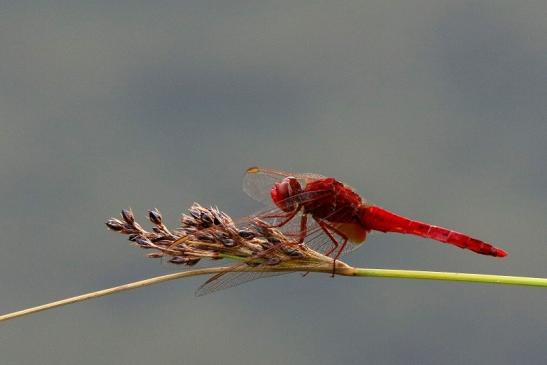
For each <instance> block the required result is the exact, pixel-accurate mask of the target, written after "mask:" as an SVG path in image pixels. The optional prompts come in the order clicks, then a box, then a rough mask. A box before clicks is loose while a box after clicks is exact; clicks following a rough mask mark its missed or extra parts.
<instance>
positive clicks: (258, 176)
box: [243, 166, 325, 205]
mask: <svg viewBox="0 0 547 365" xmlns="http://www.w3.org/2000/svg"><path fill="white" fill-rule="evenodd" d="M287 176H293V177H295V178H297V179H298V180H299V181H300V183H301V184H302V186H303V187H304V186H305V185H306V184H307V183H308V182H309V181H311V180H317V179H322V178H325V177H324V176H322V175H318V174H308V173H306V174H293V173H290V172H287V171H280V170H275V169H270V168H267V167H258V166H254V167H249V168H248V169H247V171H246V172H245V175H244V176H243V191H244V192H245V193H246V194H247V195H249V196H250V197H251V198H253V199H254V200H256V201H259V202H261V203H265V204H267V205H271V204H272V201H271V196H270V193H271V190H272V186H273V185H274V184H275V183H276V182H279V181H281V180H283V179H284V178H286V177H287Z"/></svg>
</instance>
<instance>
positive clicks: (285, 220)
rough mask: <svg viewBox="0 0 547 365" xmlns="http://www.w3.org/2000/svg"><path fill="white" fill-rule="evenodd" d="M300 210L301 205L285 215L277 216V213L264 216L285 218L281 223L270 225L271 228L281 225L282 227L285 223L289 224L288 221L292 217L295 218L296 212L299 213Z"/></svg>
mask: <svg viewBox="0 0 547 365" xmlns="http://www.w3.org/2000/svg"><path fill="white" fill-rule="evenodd" d="M299 210H300V207H297V208H296V209H295V210H293V211H292V212H290V213H287V214H286V215H285V216H283V215H277V216H276V215H270V216H265V217H264V218H284V220H282V221H281V223H276V224H270V225H269V227H270V228H279V227H282V226H284V225H285V224H287V222H289V221H290V220H291V219H293V218H294V216H295V215H296V213H298V211H299Z"/></svg>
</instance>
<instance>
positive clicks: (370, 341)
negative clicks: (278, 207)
mask: <svg viewBox="0 0 547 365" xmlns="http://www.w3.org/2000/svg"><path fill="white" fill-rule="evenodd" d="M546 17H547V5H546V3H545V2H544V1H520V2H515V1H389V2H388V1H368V2H363V1H336V2H333V1H331V2H328V1H314V2H309V1H294V0H293V1H259V2H251V1H230V2H227V1H203V0H202V1H160V2H152V1H148V2H145V1H118V2H116V3H115V4H112V3H111V2H110V1H94V2H90V1H89V2H74V1H48V2H30V1H2V2H1V5H0V52H1V53H0V199H1V200H0V202H1V209H0V228H1V232H2V236H1V241H0V248H1V252H2V254H1V256H0V261H1V262H0V276H1V278H2V279H1V280H0V293H1V300H0V309H1V312H4V313H5V312H9V311H13V310H17V309H21V308H24V307H28V306H33V305H38V304H42V303H45V302H48V301H51V300H56V299H60V298H64V297H67V296H72V295H76V294H80V293H83V292H88V291H92V290H97V289H101V288H105V287H110V286H114V285H118V284H122V283H126V282H130V281H134V280H139V279H143V278H147V277H151V276H155V275H161V274H164V273H169V272H173V271H175V270H177V269H179V267H173V266H169V265H167V264H162V263H160V262H159V261H158V260H151V259H147V258H145V253H146V252H144V251H142V250H138V249H135V248H132V247H131V246H130V245H129V242H128V241H126V240H124V238H123V237H122V236H119V235H117V234H114V233H110V232H107V231H106V229H105V226H104V224H103V222H104V220H105V219H106V218H108V217H110V216H115V215H117V214H118V213H119V211H120V210H121V208H124V207H128V206H131V207H132V208H133V210H134V211H135V213H136V214H137V217H138V218H139V219H140V220H144V219H143V218H144V215H145V212H146V209H147V208H152V207H158V208H160V209H161V210H162V212H163V213H164V216H165V217H166V220H167V221H168V223H169V224H170V225H174V224H176V222H177V220H178V216H179V214H180V213H181V212H183V211H184V210H185V209H186V208H187V207H189V206H190V205H191V203H192V202H194V201H198V202H200V203H202V204H203V205H209V204H214V205H218V206H219V207H221V208H222V209H224V210H225V211H227V212H228V213H230V214H231V215H233V216H234V217H236V216H241V215H245V214H248V213H250V212H252V211H254V210H257V209H259V208H260V206H259V205H258V203H254V202H253V201H252V200H251V199H249V198H248V197H246V196H245V195H244V193H243V192H242V190H241V177H242V174H243V171H244V170H245V168H246V167H248V166H250V165H255V164H260V165H264V166H271V167H277V168H282V169H286V170H290V171H301V172H318V173H322V174H326V175H332V176H336V177H338V178H340V179H341V180H343V181H346V182H347V183H349V184H351V185H352V186H354V187H355V188H356V189H357V190H358V191H359V192H361V193H362V194H363V195H364V196H365V197H367V198H368V199H369V200H370V201H372V202H374V203H377V204H379V205H382V206H384V207H386V208H389V209H392V210H394V211H396V212H399V213H402V214H405V215H408V216H411V217H414V218H417V219H421V220H425V221H429V222H431V223H435V224H439V225H445V226H448V227H450V228H454V229H458V230H461V231H464V232H468V233H473V234H474V235H475V236H477V237H479V238H482V239H484V240H487V241H491V242H495V243H497V244H499V245H500V246H501V247H503V248H506V249H507V250H508V251H509V253H510V254H509V256H508V257H507V258H506V259H503V260H499V259H493V258H489V257H485V256H480V255H475V254H473V253H470V252H467V251H462V250H459V249H457V248H453V247H448V246H445V245H440V244H437V243H435V242H433V241H427V240H423V239H419V238H414V237H410V236H398V235H382V234H375V235H372V236H371V237H370V238H369V241H368V244H367V245H366V246H364V247H363V248H361V249H360V250H358V251H356V252H354V253H353V254H352V255H351V256H349V257H347V258H346V261H347V262H348V263H350V264H352V265H356V266H370V267H387V268H409V269H425V270H427V269H429V270H450V271H465V272H480V273H498V274H509V275H529V276H543V277H545V276H547V265H546V263H547V226H546V224H545V223H546V217H547V202H546V198H547V188H546V186H547V185H546V184H547V173H546V168H545V167H546V166H545V164H546V162H545V161H546V157H547V143H546V137H547V120H546V119H547V102H546V96H547V22H545V19H546ZM204 280H205V278H204V277H198V278H192V279H188V280H181V281H177V282H171V283H166V284H162V285H158V286H153V287H149V288H144V289H139V290H136V291H132V292H126V293H123V294H119V295H115V296H111V297H106V298H102V299H97V300H94V301H90V302H85V303H80V304H76V305H72V306H68V307H64V308H62V309H56V310H53V311H49V312H45V313H40V314H37V315H33V316H29V317H25V318H21V319H17V320H14V321H12V322H8V323H5V324H2V326H1V330H0V358H1V363H2V364H151V363H155V364H182V363H187V364H213V363H223V364H236V363H238V364H241V363H258V364H278V363H298V364H327V363H346V364H351V363H360V364H364V363H367V364H408V363H415V364H418V363H419V364H439V363H444V364H460V363H466V364H471V363H474V364H479V363H481V364H484V363H488V364H516V363H521V364H523V363H525V364H544V363H545V361H546V359H547V347H546V343H547V310H546V304H547V300H546V299H547V291H545V290H542V289H531V288H523V287H496V286H486V285H483V286H481V285H470V284H457V283H444V282H420V281H401V280H390V279H350V278H341V277H336V278H334V279H331V278H330V277H327V276H321V275H309V276H308V277H306V278H301V277H299V276H298V275H291V276H283V277H278V278H275V279H265V280H262V281H256V282H253V283H251V284H248V285H244V286H240V287H237V288H234V289H230V290H226V291H223V292H219V293H217V294H214V295H210V296H206V297H200V298H196V297H194V294H193V292H194V289H195V288H196V287H197V286H198V285H199V284H200V283H201V282H203V281H204Z"/></svg>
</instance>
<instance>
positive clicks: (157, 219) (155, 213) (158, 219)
mask: <svg viewBox="0 0 547 365" xmlns="http://www.w3.org/2000/svg"><path fill="white" fill-rule="evenodd" d="M148 219H150V222H152V223H154V224H157V225H160V224H161V223H162V216H161V213H160V211H159V210H158V209H157V208H154V209H151V210H149V211H148Z"/></svg>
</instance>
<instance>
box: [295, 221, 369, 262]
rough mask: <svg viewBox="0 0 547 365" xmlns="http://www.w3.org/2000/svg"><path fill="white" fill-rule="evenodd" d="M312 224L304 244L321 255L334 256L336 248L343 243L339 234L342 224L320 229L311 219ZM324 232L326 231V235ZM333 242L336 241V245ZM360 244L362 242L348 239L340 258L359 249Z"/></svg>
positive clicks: (342, 238) (333, 224)
mask: <svg viewBox="0 0 547 365" xmlns="http://www.w3.org/2000/svg"><path fill="white" fill-rule="evenodd" d="M312 222H313V223H312V224H311V229H309V230H308V234H307V235H306V238H305V240H304V244H305V245H306V246H308V247H309V248H311V249H312V250H314V251H317V252H320V253H322V254H323V255H328V256H332V255H333V254H336V253H337V252H338V250H337V248H339V247H340V245H342V244H343V242H344V237H343V236H342V234H340V230H339V229H340V228H342V224H337V223H329V225H330V227H321V226H320V224H319V222H318V221H316V220H315V219H312ZM357 229H359V227H357ZM325 230H327V231H328V234H327V232H326V231H325ZM346 237H347V236H346ZM334 241H336V244H335V242H334ZM362 244H363V241H361V242H355V241H352V240H351V239H350V238H349V237H348V242H347V244H346V245H345V246H344V248H343V249H342V252H341V253H340V255H341V256H342V255H345V254H347V253H349V252H352V251H354V250H356V249H358V248H359V247H361V245H362Z"/></svg>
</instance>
